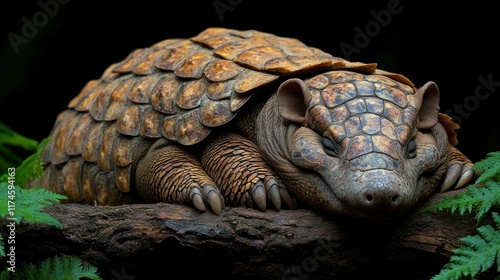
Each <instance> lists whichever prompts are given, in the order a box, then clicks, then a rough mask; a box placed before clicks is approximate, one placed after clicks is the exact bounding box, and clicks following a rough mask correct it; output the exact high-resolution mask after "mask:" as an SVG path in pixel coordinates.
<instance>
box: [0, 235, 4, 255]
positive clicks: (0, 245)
mask: <svg viewBox="0 0 500 280" xmlns="http://www.w3.org/2000/svg"><path fill="white" fill-rule="evenodd" d="M0 257H5V248H4V246H3V237H2V236H1V235H0Z"/></svg>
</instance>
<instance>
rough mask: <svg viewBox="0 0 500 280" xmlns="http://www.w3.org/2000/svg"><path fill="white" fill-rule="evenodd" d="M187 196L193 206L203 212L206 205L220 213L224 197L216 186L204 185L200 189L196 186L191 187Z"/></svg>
mask: <svg viewBox="0 0 500 280" xmlns="http://www.w3.org/2000/svg"><path fill="white" fill-rule="evenodd" d="M189 198H190V200H191V202H192V203H193V205H194V207H196V209H198V210H200V211H203V212H205V211H206V210H207V208H206V205H208V206H210V209H212V211H213V212H214V213H215V214H217V215H220V214H221V213H222V209H223V208H224V198H223V197H222V195H221V194H220V192H219V190H218V189H217V188H215V187H212V186H210V185H206V186H204V187H203V188H202V189H201V190H200V189H199V188H198V187H194V188H192V189H191V191H190V194H189Z"/></svg>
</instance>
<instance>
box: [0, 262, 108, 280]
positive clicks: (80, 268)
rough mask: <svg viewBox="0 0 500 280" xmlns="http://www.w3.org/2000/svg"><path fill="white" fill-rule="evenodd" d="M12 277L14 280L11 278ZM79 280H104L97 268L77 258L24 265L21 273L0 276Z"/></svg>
mask: <svg viewBox="0 0 500 280" xmlns="http://www.w3.org/2000/svg"><path fill="white" fill-rule="evenodd" d="M11 276H12V278H11ZM3 279H13V280H53V279H65V280H78V279H93V280H102V278H101V277H100V276H99V273H98V271H97V268H96V267H94V266H93V265H91V264H88V263H83V262H82V260H81V259H79V258H76V257H60V256H55V257H53V258H49V259H46V260H45V261H43V262H42V263H41V264H40V265H38V266H35V265H33V264H31V263H30V264H23V265H22V266H21V268H20V269H19V271H16V272H15V273H12V274H11V275H9V271H7V269H6V270H4V271H3V272H2V274H0V280H3Z"/></svg>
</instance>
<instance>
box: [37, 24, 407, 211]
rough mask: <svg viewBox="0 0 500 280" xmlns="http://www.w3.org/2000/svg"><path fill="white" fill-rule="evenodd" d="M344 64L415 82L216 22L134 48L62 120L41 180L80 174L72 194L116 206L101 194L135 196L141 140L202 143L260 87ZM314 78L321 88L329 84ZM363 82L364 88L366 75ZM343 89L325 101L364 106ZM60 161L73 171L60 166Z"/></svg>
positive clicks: (46, 153)
mask: <svg viewBox="0 0 500 280" xmlns="http://www.w3.org/2000/svg"><path fill="white" fill-rule="evenodd" d="M337 69H338V70H340V69H346V70H353V71H357V72H360V73H366V74H381V75H385V76H387V77H390V78H393V79H395V80H398V81H400V82H403V83H406V84H408V85H409V86H410V87H413V85H412V84H411V82H410V81H409V80H408V79H407V78H405V77H404V76H401V75H398V74H393V73H388V72H384V71H381V70H379V69H376V64H364V63H357V62H349V61H346V60H344V59H342V58H338V57H334V56H332V55H330V54H328V53H325V52H323V51H321V50H319V49H316V48H312V47H308V46H306V45H305V44H304V43H302V42H300V41H298V40H296V39H290V38H283V37H278V36H275V35H272V34H268V33H263V32H258V31H254V30H250V31H237V30H231V29H225V28H209V29H206V30H205V31H203V32H201V33H200V34H199V35H197V36H195V37H193V38H190V39H168V40H164V41H162V42H159V43H157V44H155V45H153V46H151V47H149V48H143V49H137V50H135V51H133V52H132V53H131V54H130V55H129V56H128V57H127V58H126V59H125V60H124V61H122V62H120V63H116V64H113V65H111V66H110V67H108V69H106V70H105V71H104V73H103V75H102V77H101V78H100V79H98V80H92V81H89V82H88V83H87V84H86V85H85V86H84V87H83V89H82V90H81V92H80V93H79V94H78V95H77V96H76V97H75V98H74V99H72V100H71V101H70V102H69V105H68V107H69V109H68V110H66V111H63V112H62V113H61V114H60V115H59V116H58V118H57V120H56V123H55V125H54V128H53V130H52V133H51V135H52V139H51V141H50V142H49V144H48V145H47V147H46V150H45V151H44V153H43V160H44V162H45V163H48V164H49V163H50V165H49V166H48V168H49V169H50V170H48V171H47V172H46V174H48V175H46V176H45V178H44V180H49V181H51V183H50V185H58V186H59V188H64V187H67V184H64V182H66V181H67V182H69V181H71V180H73V179H75V178H69V177H68V176H77V177H79V178H82V179H81V184H82V185H83V188H82V189H83V193H75V192H73V193H74V196H75V197H74V198H72V199H73V200H86V201H88V202H92V201H94V200H97V201H98V202H99V203H104V202H106V203H108V204H112V202H110V201H106V200H107V199H108V195H107V194H106V192H102V191H100V192H99V193H100V194H99V196H100V197H96V193H97V192H96V191H95V190H96V189H97V188H106V189H108V190H109V193H111V192H128V191H129V190H130V180H131V178H132V176H131V175H132V174H131V163H132V162H133V161H135V160H136V159H137V158H138V157H139V156H140V154H141V153H142V152H143V151H142V150H141V149H138V148H137V147H143V146H144V144H141V143H143V142H144V141H146V142H147V141H151V142H152V141H153V140H154V139H158V138H160V137H164V138H166V139H168V140H171V141H175V142H178V143H180V144H182V145H193V144H196V143H199V142H200V141H202V140H203V139H205V137H207V135H208V134H209V133H210V131H211V130H212V129H213V128H214V127H219V126H222V125H224V124H227V123H228V122H230V121H231V120H232V119H234V117H235V116H236V115H237V114H238V111H239V109H240V108H241V107H242V106H243V105H244V104H245V103H246V102H247V101H248V100H250V99H251V96H252V95H253V94H254V93H255V90H256V89H258V88H259V87H262V86H263V85H266V84H268V83H271V82H273V81H275V80H277V79H278V78H280V77H283V76H292V75H296V74H303V73H312V72H325V71H328V70H337ZM367 77H369V76H367ZM309 83H310V84H311V85H312V86H316V87H318V88H320V87H321V84H322V83H325V81H322V80H321V78H318V79H317V80H315V81H310V82H309ZM351 86H353V85H351ZM356 86H357V87H360V88H362V87H363V86H365V85H364V84H363V82H362V81H360V82H359V83H358V84H357V85H356ZM366 86H368V85H366ZM339 87H340V86H338V87H337V88H334V87H332V88H331V89H329V90H336V91H339V92H340V91H345V93H343V94H342V95H339V96H338V97H336V98H334V99H331V100H324V102H325V104H327V105H328V104H330V105H332V106H335V105H336V104H338V103H343V102H347V103H346V106H345V110H351V111H352V110H356V108H357V107H358V106H359V104H351V103H348V99H349V98H350V97H349V94H350V93H349V92H350V89H349V88H348V87H350V86H349V85H345V87H346V88H339ZM324 90H326V89H324ZM271 93H272V92H270V93H269V94H271ZM386 98H389V99H390V98H393V99H398V95H397V94H396V95H392V96H387V97H386ZM344 99H345V100H344ZM404 100H405V99H401V100H391V101H392V102H391V104H395V105H398V102H403V101H404ZM369 103H370V101H367V104H366V105H369ZM370 107H372V108H377V104H372V105H371V106H370ZM384 108H385V109H384V110H387V114H388V118H395V119H399V120H400V121H404V120H403V117H404V116H397V115H396V114H397V113H396V110H392V109H391V108H389V107H387V105H386V107H384ZM340 116H342V112H340V114H339V117H340ZM360 121H361V120H360ZM363 121H364V122H370V121H371V120H369V119H367V120H363ZM381 125H383V124H381ZM363 127H364V128H362V129H373V128H370V127H372V125H364V126H363ZM346 129H347V131H346V134H348V133H350V132H349V128H347V127H346ZM337 137H340V138H341V137H342V136H341V135H339V136H337ZM391 137H392V136H391ZM395 137H396V139H397V136H395ZM148 143H149V142H148ZM61 165H64V169H72V170H74V172H66V171H65V170H61V168H60V167H58V166H61ZM71 174H73V175H71ZM88 178H93V179H92V180H91V179H88ZM113 180H114V183H113ZM91 181H92V182H91ZM110 185H112V186H113V185H116V187H115V188H114V189H110V187H109V186H110ZM109 197H112V195H109Z"/></svg>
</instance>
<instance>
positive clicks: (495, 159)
mask: <svg viewBox="0 0 500 280" xmlns="http://www.w3.org/2000/svg"><path fill="white" fill-rule="evenodd" d="M472 169H473V170H477V171H479V173H480V174H481V175H480V176H479V178H477V180H476V184H478V183H482V182H485V181H488V180H493V181H500V151H498V152H491V153H488V154H487V155H486V157H485V158H484V159H482V160H480V161H478V162H476V163H475V164H474V166H472Z"/></svg>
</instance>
